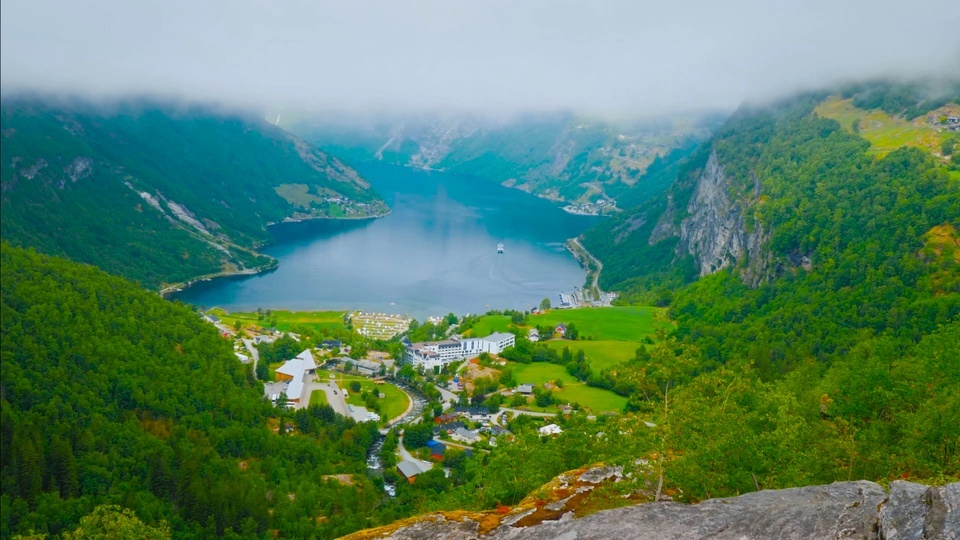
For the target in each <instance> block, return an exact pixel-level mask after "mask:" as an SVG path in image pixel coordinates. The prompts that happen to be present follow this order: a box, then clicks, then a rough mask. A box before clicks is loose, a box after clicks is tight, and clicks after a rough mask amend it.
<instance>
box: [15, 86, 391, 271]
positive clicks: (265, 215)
mask: <svg viewBox="0 0 960 540" xmlns="http://www.w3.org/2000/svg"><path fill="white" fill-rule="evenodd" d="M0 145H2V147H0V148H2V152H3V157H2V160H0V201H2V204H3V214H2V219H0V227H2V229H0V231H2V236H3V239H4V240H6V241H8V242H11V243H13V244H15V245H22V246H31V247H34V248H36V249H38V250H40V251H43V252H45V253H50V254H55V255H63V256H67V257H70V258H72V259H74V260H77V261H81V262H87V263H91V264H96V265H98V266H99V267H101V268H103V269H105V270H107V271H109V272H113V273H116V274H119V275H123V276H126V277H129V278H132V279H135V280H137V281H140V282H141V283H143V284H144V285H145V286H148V287H161V286H165V285H170V284H175V283H180V282H183V281H188V280H190V279H193V278H196V277H199V276H204V275H211V274H221V273H227V274H229V273H236V272H253V271H257V270H258V269H263V268H266V267H269V266H270V265H272V264H273V261H272V259H270V258H269V257H266V256H263V255H261V254H258V253H257V251H256V249H257V247H259V246H260V245H262V244H264V243H267V242H269V241H270V240H271V237H270V235H269V233H268V232H267V228H266V227H267V225H269V224H270V223H274V222H279V221H282V220H285V219H309V218H317V217H366V216H377V215H382V214H383V213H385V212H386V211H387V207H386V205H385V204H384V203H383V201H382V200H381V199H380V198H379V197H378V196H377V195H376V194H375V193H374V192H373V191H372V190H371V189H370V185H369V183H368V182H367V181H366V180H364V179H363V178H361V177H360V176H359V175H358V174H357V173H356V171H354V170H353V169H352V168H350V167H348V166H347V165H345V164H344V163H343V162H341V161H340V160H338V159H336V158H334V157H331V156H329V155H328V154H326V153H323V152H320V151H318V150H316V149H315V148H312V147H311V146H309V145H308V144H306V143H305V142H304V141H302V140H300V139H298V138H297V137H294V136H292V135H290V134H288V133H286V132H284V131H282V130H280V129H277V128H276V127H274V126H272V125H270V124H268V123H266V122H263V121H261V120H257V119H256V118H254V117H251V116H249V115H246V114H240V113H232V112H230V111H223V110H213V109H211V108H205V107H200V106H192V107H186V106H177V105H172V104H156V103H148V102H129V103H125V104H113V105H111V106H108V107H107V106H96V105H93V104H91V103H70V102H54V101H42V100H36V99H26V98H11V99H6V98H5V99H4V102H3V106H2V110H0Z"/></svg>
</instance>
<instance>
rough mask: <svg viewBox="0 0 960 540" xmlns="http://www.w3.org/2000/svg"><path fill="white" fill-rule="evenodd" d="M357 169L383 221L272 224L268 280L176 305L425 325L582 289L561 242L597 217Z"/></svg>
mask: <svg viewBox="0 0 960 540" xmlns="http://www.w3.org/2000/svg"><path fill="white" fill-rule="evenodd" d="M356 168H357V169H358V170H359V171H360V173H361V175H363V176H364V178H367V179H368V180H369V181H370V182H371V184H372V185H373V188H374V189H375V190H377V192H378V193H380V195H381V196H382V197H384V199H386V201H387V203H388V204H389V205H390V207H391V209H392V213H391V214H390V215H388V216H386V217H383V218H379V219H373V220H313V221H306V222H300V223H281V224H278V225H274V226H272V227H271V228H270V232H271V234H272V235H273V236H274V238H275V239H276V242H275V243H274V244H273V245H271V246H269V247H266V248H264V249H263V250H262V251H263V252H264V253H267V254H269V255H271V256H273V257H276V258H277V259H278V260H279V262H280V267H279V268H278V269H277V270H276V271H274V272H271V273H268V274H265V275H260V276H252V277H242V278H239V277H238V278H228V279H220V280H214V281H210V282H202V283H199V284H197V285H195V286H193V287H191V288H189V289H187V290H186V291H183V292H181V293H179V294H177V295H176V298H178V299H180V300H182V301H184V302H187V303H191V304H195V305H199V306H206V307H212V306H219V307H222V308H225V309H227V310H231V311H251V310H256V309H257V308H273V309H291V310H321V309H344V310H346V309H360V310H363V311H376V312H385V313H402V314H407V315H412V316H415V317H417V318H421V319H422V318H424V317H425V316H428V315H443V314H446V313H451V312H452V313H457V314H463V313H478V312H483V311H486V310H488V309H505V308H512V309H529V308H531V307H533V306H535V305H537V304H539V303H540V300H542V299H543V298H545V297H549V298H550V299H551V301H553V302H556V299H557V295H558V293H560V292H561V291H570V290H573V288H574V287H578V286H582V285H583V282H584V279H585V272H584V271H583V269H582V268H581V267H580V266H579V264H578V263H577V261H576V260H575V259H574V258H573V257H572V256H571V255H570V253H569V252H568V251H567V250H566V249H564V247H563V242H564V240H566V239H568V238H572V237H574V236H577V235H579V234H580V233H582V232H583V231H584V230H585V229H586V228H588V227H589V226H590V225H591V224H592V223H594V222H595V220H596V219H599V218H595V217H590V216H575V215H571V214H568V213H566V212H564V211H563V210H561V209H560V208H559V206H558V205H557V204H556V203H553V202H550V201H546V200H543V199H539V198H537V197H534V196H532V195H529V194H527V193H524V192H521V191H519V190H515V189H509V188H505V187H502V186H500V185H497V184H495V183H492V182H489V181H485V180H482V179H478V178H471V177H466V176H459V175H452V174H449V173H443V172H437V171H423V170H417V169H410V168H405V167H399V166H394V165H385V164H381V163H365V164H359V165H357V166H356ZM501 242H502V243H503V244H504V253H503V254H502V255H498V254H497V244H498V243H501Z"/></svg>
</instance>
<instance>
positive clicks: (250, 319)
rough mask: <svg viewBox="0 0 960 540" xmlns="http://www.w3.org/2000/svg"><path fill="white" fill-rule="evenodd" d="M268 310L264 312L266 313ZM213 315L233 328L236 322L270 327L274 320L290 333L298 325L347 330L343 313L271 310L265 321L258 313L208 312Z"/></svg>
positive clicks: (280, 328) (219, 310)
mask: <svg viewBox="0 0 960 540" xmlns="http://www.w3.org/2000/svg"><path fill="white" fill-rule="evenodd" d="M265 312H266V310H264V313H265ZM207 313H209V314H211V315H216V316H217V317H219V318H220V321H222V322H223V323H224V324H226V325H227V326H231V327H232V326H233V324H234V322H236V321H240V324H242V325H244V326H264V327H265V326H269V325H270V324H271V322H272V320H273V319H276V321H277V330H282V331H289V330H290V329H292V328H293V327H294V326H296V325H303V326H307V327H309V328H313V329H314V330H323V329H333V328H339V329H346V325H345V324H344V323H343V316H344V315H345V314H346V313H345V312H343V311H284V310H270V316H269V317H268V316H266V314H264V317H263V319H259V315H258V314H257V313H239V312H237V313H228V312H227V311H226V310H223V309H221V308H216V307H215V308H211V309H209V310H208V311H207Z"/></svg>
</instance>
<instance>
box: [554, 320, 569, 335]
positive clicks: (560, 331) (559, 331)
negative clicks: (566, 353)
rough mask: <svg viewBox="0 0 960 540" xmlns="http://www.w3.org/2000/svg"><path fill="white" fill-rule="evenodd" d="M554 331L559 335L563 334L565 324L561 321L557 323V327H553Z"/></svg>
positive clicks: (565, 327) (565, 331)
mask: <svg viewBox="0 0 960 540" xmlns="http://www.w3.org/2000/svg"><path fill="white" fill-rule="evenodd" d="M554 332H555V333H556V334H557V335H559V336H560V337H563V336H565V335H566V333H567V325H565V324H563V323H560V324H558V325H557V327H556V328H554Z"/></svg>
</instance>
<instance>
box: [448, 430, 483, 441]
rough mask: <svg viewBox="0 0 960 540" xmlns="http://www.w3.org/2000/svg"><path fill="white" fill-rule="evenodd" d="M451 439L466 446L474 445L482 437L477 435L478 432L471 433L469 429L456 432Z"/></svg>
mask: <svg viewBox="0 0 960 540" xmlns="http://www.w3.org/2000/svg"><path fill="white" fill-rule="evenodd" d="M450 438H451V439H453V440H455V441H460V442H462V443H464V444H474V443H476V442H477V441H479V440H480V436H479V435H477V432H476V431H471V430H469V429H467V428H460V429H458V430H456V431H454V432H453V434H452V435H450Z"/></svg>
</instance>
